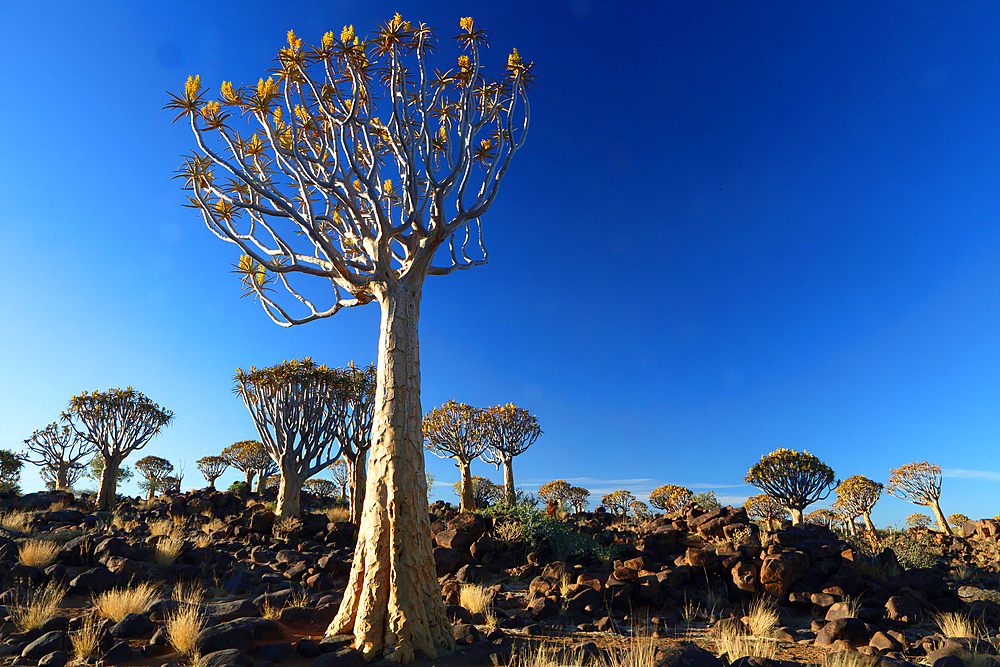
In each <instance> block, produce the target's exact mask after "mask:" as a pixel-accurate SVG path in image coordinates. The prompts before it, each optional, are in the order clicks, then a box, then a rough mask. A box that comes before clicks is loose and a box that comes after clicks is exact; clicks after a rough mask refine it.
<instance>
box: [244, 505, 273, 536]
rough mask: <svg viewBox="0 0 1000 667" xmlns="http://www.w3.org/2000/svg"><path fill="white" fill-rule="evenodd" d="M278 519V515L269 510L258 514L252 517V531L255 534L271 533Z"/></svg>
mask: <svg viewBox="0 0 1000 667" xmlns="http://www.w3.org/2000/svg"><path fill="white" fill-rule="evenodd" d="M277 518H278V517H277V515H275V513H274V512H271V511H269V510H264V511H263V512H257V513H256V514H254V515H253V516H251V517H250V525H249V527H250V530H252V531H253V532H255V533H270V532H271V529H272V528H273V527H274V522H275V521H276V520H277Z"/></svg>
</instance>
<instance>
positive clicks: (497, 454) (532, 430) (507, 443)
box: [482, 403, 542, 505]
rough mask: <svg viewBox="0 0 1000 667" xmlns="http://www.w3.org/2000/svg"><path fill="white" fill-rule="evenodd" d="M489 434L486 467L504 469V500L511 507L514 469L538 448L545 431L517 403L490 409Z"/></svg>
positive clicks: (486, 426)
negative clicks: (533, 447) (516, 459)
mask: <svg viewBox="0 0 1000 667" xmlns="http://www.w3.org/2000/svg"><path fill="white" fill-rule="evenodd" d="M484 412H485V433H484V436H485V438H486V449H485V450H483V453H482V459H483V461H485V462H486V463H491V464H493V465H494V466H496V468H497V470H499V469H500V468H501V467H502V468H503V485H504V500H505V502H506V503H507V504H508V505H513V504H514V496H515V490H514V467H513V463H512V461H513V460H514V457H515V456H518V455H520V454H523V453H524V452H525V451H526V450H527V449H528V447H531V445H533V444H534V442H535V440H537V439H538V436H539V435H541V434H542V429H540V428H539V427H538V419H537V418H536V417H535V416H534V415H533V414H531V413H530V412H528V411H527V410H525V409H524V408H519V407H517V406H516V405H514V404H513V403H508V404H507V405H497V406H495V407H492V408H486V410H485V411H484Z"/></svg>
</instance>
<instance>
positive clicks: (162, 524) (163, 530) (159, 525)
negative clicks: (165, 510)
mask: <svg viewBox="0 0 1000 667" xmlns="http://www.w3.org/2000/svg"><path fill="white" fill-rule="evenodd" d="M173 532H174V522H173V520H172V519H159V520H157V521H154V522H153V523H151V524H149V534H150V535H170V534H171V533H173Z"/></svg>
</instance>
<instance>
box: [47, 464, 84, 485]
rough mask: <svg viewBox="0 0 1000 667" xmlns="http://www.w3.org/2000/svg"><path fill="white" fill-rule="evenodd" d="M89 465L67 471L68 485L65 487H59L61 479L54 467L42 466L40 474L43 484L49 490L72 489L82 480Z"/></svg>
mask: <svg viewBox="0 0 1000 667" xmlns="http://www.w3.org/2000/svg"><path fill="white" fill-rule="evenodd" d="M86 470H87V467H86V466H83V467H80V468H70V469H69V470H67V471H66V478H65V481H66V484H67V485H68V486H67V487H66V488H65V489H60V488H59V479H58V478H57V477H56V473H55V471H54V470H52V468H42V469H41V471H40V472H39V476H40V477H41V478H42V484H44V485H45V488H46V489H48V490H49V491H55V490H58V491H72V490H73V487H74V486H76V483H77V482H79V481H80V478H81V477H83V474H84V473H85V472H86Z"/></svg>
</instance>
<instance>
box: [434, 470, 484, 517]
mask: <svg viewBox="0 0 1000 667" xmlns="http://www.w3.org/2000/svg"><path fill="white" fill-rule="evenodd" d="M458 468H459V470H461V471H462V502H461V505H462V506H461V510H462V511H463V512H474V511H475V510H476V498H475V496H473V495H472V467H471V465H470V464H469V462H468V461H461V460H460V461H459V462H458ZM424 483H425V484H426V483H427V482H426V480H425V481H424Z"/></svg>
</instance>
